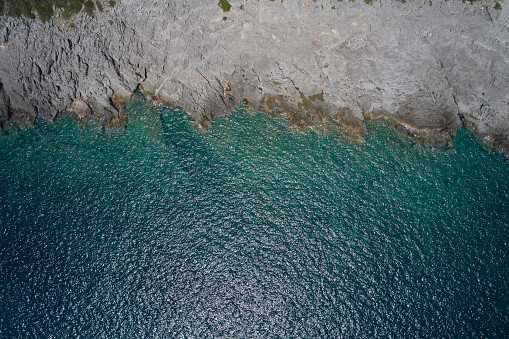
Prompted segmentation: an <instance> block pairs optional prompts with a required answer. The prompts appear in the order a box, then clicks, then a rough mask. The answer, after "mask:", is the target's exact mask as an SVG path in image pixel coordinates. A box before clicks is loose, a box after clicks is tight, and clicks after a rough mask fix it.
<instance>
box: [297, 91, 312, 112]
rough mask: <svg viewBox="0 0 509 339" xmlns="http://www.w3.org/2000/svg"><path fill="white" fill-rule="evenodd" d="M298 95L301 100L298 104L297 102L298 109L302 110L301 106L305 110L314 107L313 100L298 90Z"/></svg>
mask: <svg viewBox="0 0 509 339" xmlns="http://www.w3.org/2000/svg"><path fill="white" fill-rule="evenodd" d="M300 97H301V98H302V102H299V104H298V106H299V109H300V110H302V109H303V108H304V109H306V110H309V109H313V108H315V105H314V104H313V101H311V100H310V99H309V98H307V97H306V96H305V95H304V93H302V92H300Z"/></svg>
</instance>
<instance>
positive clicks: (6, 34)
mask: <svg viewBox="0 0 509 339" xmlns="http://www.w3.org/2000/svg"><path fill="white" fill-rule="evenodd" d="M230 4H231V9H230V10H229V11H228V12H224V11H223V9H222V8H221V7H220V6H218V4H217V2H215V1H211V2H203V1H197V0H186V1H184V0H171V1H170V0H158V1H155V2H152V1H151V2H147V1H132V0H122V1H119V2H118V3H117V5H116V6H115V7H114V8H105V10H104V12H98V13H96V17H95V18H90V17H88V16H86V15H85V14H80V15H79V16H77V17H76V18H75V19H74V22H72V23H70V22H64V21H61V20H60V19H59V18H55V19H54V20H52V21H51V22H50V23H47V24H42V23H41V22H38V21H26V20H19V19H12V18H6V17H3V18H1V19H0V83H1V84H2V85H0V87H1V88H0V121H1V122H5V121H7V120H9V119H13V116H14V115H16V112H23V114H24V115H26V116H29V117H31V119H33V118H34V117H36V116H43V117H44V118H46V119H48V120H52V119H54V118H55V117H56V116H57V114H58V113H59V112H60V111H62V110H65V109H69V108H70V109H74V110H76V111H78V114H82V115H90V114H93V115H94V116H95V117H96V118H97V119H99V120H100V121H103V122H104V123H110V122H111V121H112V120H115V119H116V120H115V121H118V120H119V118H120V115H121V114H122V113H121V111H120V109H119V107H120V106H119V103H121V102H122V101H123V100H126V99H127V98H129V96H130V94H131V93H133V91H135V89H136V88H137V87H138V86H139V85H140V84H141V88H142V89H143V90H144V91H145V93H147V94H148V95H150V96H151V97H152V98H153V99H155V100H159V101H160V102H162V103H163V104H166V105H170V106H180V107H182V108H183V109H184V110H185V111H186V112H188V113H189V114H190V115H191V116H192V117H193V118H194V119H196V121H198V122H199V123H200V124H201V125H202V126H204V127H205V128H207V127H209V126H210V124H211V123H212V121H213V117H214V116H222V115H225V114H229V113H230V112H231V111H232V109H233V108H234V107H236V106H238V105H239V104H240V103H241V102H247V103H248V105H250V106H251V107H252V108H253V109H266V110H274V109H276V110H281V111H283V112H284V113H285V114H286V115H287V116H288V118H289V120H290V121H291V122H292V123H293V124H294V125H296V126H305V125H308V124H315V123H332V124H338V125H342V126H344V127H346V128H347V129H348V130H349V131H350V132H351V133H352V135H353V136H354V137H355V138H358V139H362V138H363V136H364V133H365V127H364V121H365V120H366V119H373V118H377V117H381V116H383V117H391V118H393V119H394V120H396V121H398V122H399V123H402V124H404V125H406V126H408V127H409V128H410V130H413V131H421V130H423V129H424V131H425V132H426V133H428V134H429V133H432V132H436V135H438V136H439V137H440V138H448V136H450V135H451V133H454V131H455V129H456V128H457V127H458V126H460V125H461V123H462V119H463V120H464V121H465V123H466V125H467V126H469V127H470V128H471V129H472V130H474V131H475V133H477V135H478V136H479V137H481V138H484V139H485V140H487V141H489V142H490V145H491V146H495V147H498V148H500V149H503V150H505V152H506V154H509V151H508V149H509V90H508V88H509V45H508V43H509V4H505V3H503V2H502V3H501V5H502V9H501V10H497V9H495V2H489V1H487V2H482V3H475V4H464V3H462V2H460V1H447V2H432V3H431V2H430V1H414V2H407V3H404V4H403V3H400V2H398V1H379V2H376V1H375V2H373V3H372V4H371V5H367V4H366V3H364V2H363V1H356V2H347V1H342V2H338V1H335V0H334V1H306V0H295V1H287V0H285V1H282V2H280V1H269V0H259V1H251V0H244V1H230Z"/></svg>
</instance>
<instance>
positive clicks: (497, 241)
mask: <svg viewBox="0 0 509 339" xmlns="http://www.w3.org/2000/svg"><path fill="white" fill-rule="evenodd" d="M127 112H128V124H127V127H126V128H125V129H122V130H108V129H105V128H104V126H100V125H94V124H79V123H77V122H76V121H73V120H71V119H70V118H61V119H58V120H57V121H56V122H54V123H48V122H45V121H43V120H38V121H37V123H36V125H35V126H34V127H33V128H27V129H19V128H16V127H9V128H8V129H6V130H5V131H4V133H3V134H4V135H2V136H1V137H0V337H1V338H191V337H204V338H207V337H216V338H219V337H239V338H246V337H264V338H341V337H345V338H378V337H393V338H415V337H422V338H439V337H443V338H501V337H508V335H509V165H508V163H507V162H506V161H505V160H504V158H503V157H502V156H501V155H500V154H493V153H490V152H488V151H487V150H485V149H484V148H483V146H482V144H481V143H480V142H479V141H478V140H477V139H476V138H475V137H474V136H473V135H472V134H471V133H470V132H468V131H467V130H466V129H463V128H460V129H459V131H458V133H457V135H456V136H455V139H454V142H455V148H453V149H435V148H431V147H426V146H420V145H418V144H416V143H415V141H414V140H413V139H411V138H408V137H406V136H404V135H402V134H400V133H398V132H396V131H395V129H394V127H391V125H390V124H384V123H375V124H369V125H368V126H367V127H368V137H367V140H366V144H365V145H362V146H360V145H357V144H355V143H351V142H349V141H347V140H346V139H345V138H344V137H343V136H342V135H341V133H338V132H337V131H334V130H333V129H330V128H326V127H316V128H314V129H312V130H309V131H305V132H303V131H299V130H296V129H294V128H292V127H290V126H289V125H288V123H287V122H286V121H285V119H284V118H282V117H281V116H279V115H268V114H263V113H258V114H255V115H250V114H248V113H246V112H244V111H243V110H241V109H238V110H237V111H235V112H234V113H233V114H232V115H231V116H229V117H225V118H220V119H217V120H216V121H215V123H214V125H213V127H212V129H211V130H209V131H207V132H202V131H200V130H199V129H198V128H196V127H195V125H194V124H193V122H192V120H191V119H190V117H189V116H188V115H187V114H185V113H184V112H183V111H181V110H178V109H176V110H172V109H169V108H164V107H156V106H153V105H152V104H151V103H150V102H148V101H147V100H146V99H145V98H143V97H142V96H141V95H137V96H136V97H135V98H134V99H133V100H132V101H131V102H129V103H128V105H127Z"/></svg>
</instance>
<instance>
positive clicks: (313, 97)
mask: <svg viewBox="0 0 509 339" xmlns="http://www.w3.org/2000/svg"><path fill="white" fill-rule="evenodd" d="M309 100H311V101H316V100H320V101H325V100H324V99H323V91H322V92H321V93H317V94H313V95H310V96H309Z"/></svg>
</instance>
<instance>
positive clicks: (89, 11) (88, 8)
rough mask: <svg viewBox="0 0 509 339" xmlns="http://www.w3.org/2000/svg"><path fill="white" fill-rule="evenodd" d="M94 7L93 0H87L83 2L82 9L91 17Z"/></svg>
mask: <svg viewBox="0 0 509 339" xmlns="http://www.w3.org/2000/svg"><path fill="white" fill-rule="evenodd" d="M94 9H95V4H94V2H93V1H91V0H88V1H86V2H85V6H84V11H85V13H87V14H88V16H90V17H93V16H94Z"/></svg>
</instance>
